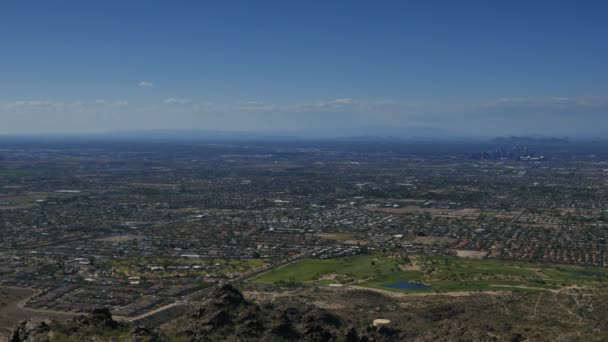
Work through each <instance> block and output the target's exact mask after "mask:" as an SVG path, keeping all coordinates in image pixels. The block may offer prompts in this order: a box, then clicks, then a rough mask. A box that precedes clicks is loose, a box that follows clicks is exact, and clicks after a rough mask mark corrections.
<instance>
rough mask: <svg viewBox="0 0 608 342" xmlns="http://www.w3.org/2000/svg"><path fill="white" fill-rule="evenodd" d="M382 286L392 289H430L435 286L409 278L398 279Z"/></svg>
mask: <svg viewBox="0 0 608 342" xmlns="http://www.w3.org/2000/svg"><path fill="white" fill-rule="evenodd" d="M382 287H388V288H391V289H401V290H428V289H432V288H433V287H432V286H430V285H427V284H423V283H417V282H414V281H407V280H398V281H396V282H393V283H388V284H382Z"/></svg>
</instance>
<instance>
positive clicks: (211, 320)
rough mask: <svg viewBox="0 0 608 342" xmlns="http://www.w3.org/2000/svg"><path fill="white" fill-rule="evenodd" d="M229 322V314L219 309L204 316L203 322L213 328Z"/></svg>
mask: <svg viewBox="0 0 608 342" xmlns="http://www.w3.org/2000/svg"><path fill="white" fill-rule="evenodd" d="M230 323H231V319H230V315H228V313H227V312H226V311H225V310H219V311H216V312H214V313H212V314H211V315H209V316H208V317H206V318H205V324H207V325H210V326H212V327H213V328H219V327H223V326H225V325H228V324H230Z"/></svg>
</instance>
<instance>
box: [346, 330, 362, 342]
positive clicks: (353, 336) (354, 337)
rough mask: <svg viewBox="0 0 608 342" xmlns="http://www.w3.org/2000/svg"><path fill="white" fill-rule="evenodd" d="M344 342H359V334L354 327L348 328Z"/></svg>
mask: <svg viewBox="0 0 608 342" xmlns="http://www.w3.org/2000/svg"><path fill="white" fill-rule="evenodd" d="M344 341H345V342H359V334H357V330H356V329H355V327H350V328H349V329H348V331H347V332H346V335H345V336H344Z"/></svg>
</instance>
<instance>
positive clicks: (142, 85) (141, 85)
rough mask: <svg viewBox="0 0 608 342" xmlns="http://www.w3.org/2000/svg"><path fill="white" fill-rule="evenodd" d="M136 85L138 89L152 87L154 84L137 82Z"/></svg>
mask: <svg viewBox="0 0 608 342" xmlns="http://www.w3.org/2000/svg"><path fill="white" fill-rule="evenodd" d="M137 85H138V86H140V87H154V83H152V82H149V81H139V83H137Z"/></svg>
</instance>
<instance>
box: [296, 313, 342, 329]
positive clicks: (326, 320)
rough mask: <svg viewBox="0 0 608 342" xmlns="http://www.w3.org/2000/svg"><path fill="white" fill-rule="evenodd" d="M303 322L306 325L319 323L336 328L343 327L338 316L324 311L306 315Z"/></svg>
mask: <svg viewBox="0 0 608 342" xmlns="http://www.w3.org/2000/svg"><path fill="white" fill-rule="evenodd" d="M303 321H304V322H306V323H314V322H318V323H321V324H324V325H331V326H333V327H336V328H339V327H341V326H342V320H341V319H340V318H339V317H338V316H336V315H334V314H332V313H330V312H327V311H324V310H315V311H313V312H310V313H308V314H306V315H304V318H303Z"/></svg>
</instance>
